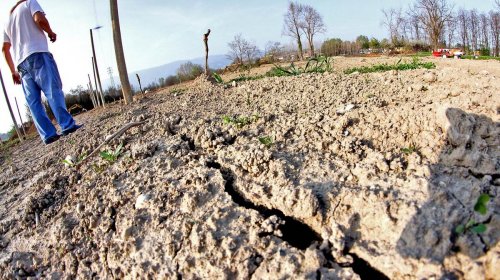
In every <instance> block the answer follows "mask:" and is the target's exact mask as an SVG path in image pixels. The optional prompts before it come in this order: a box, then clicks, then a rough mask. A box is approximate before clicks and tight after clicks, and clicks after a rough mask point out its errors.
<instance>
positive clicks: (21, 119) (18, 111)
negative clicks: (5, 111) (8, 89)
mask: <svg viewBox="0 0 500 280" xmlns="http://www.w3.org/2000/svg"><path fill="white" fill-rule="evenodd" d="M14 101H15V102H16V107H17V113H18V114H19V121H20V122H21V128H22V130H23V135H24V136H26V130H24V122H23V118H22V117H21V111H20V110H19V104H17V98H15V97H14Z"/></svg>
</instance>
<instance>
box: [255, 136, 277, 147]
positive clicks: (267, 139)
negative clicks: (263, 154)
mask: <svg viewBox="0 0 500 280" xmlns="http://www.w3.org/2000/svg"><path fill="white" fill-rule="evenodd" d="M259 142H260V143H261V144H264V146H266V147H267V148H269V147H271V146H272V145H273V144H274V141H273V138H272V137H271V136H264V137H259Z"/></svg>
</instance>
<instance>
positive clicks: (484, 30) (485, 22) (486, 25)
mask: <svg viewBox="0 0 500 280" xmlns="http://www.w3.org/2000/svg"><path fill="white" fill-rule="evenodd" d="M479 22H480V25H481V45H482V47H483V48H485V49H490V19H489V16H488V14H486V13H481V14H480V15H479Z"/></svg>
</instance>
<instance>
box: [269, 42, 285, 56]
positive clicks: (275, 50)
mask: <svg viewBox="0 0 500 280" xmlns="http://www.w3.org/2000/svg"><path fill="white" fill-rule="evenodd" d="M283 48H284V47H283V46H282V45H281V43H280V42H273V41H269V42H267V43H266V48H265V49H264V53H265V55H270V56H277V55H280V54H281V53H282V52H283Z"/></svg>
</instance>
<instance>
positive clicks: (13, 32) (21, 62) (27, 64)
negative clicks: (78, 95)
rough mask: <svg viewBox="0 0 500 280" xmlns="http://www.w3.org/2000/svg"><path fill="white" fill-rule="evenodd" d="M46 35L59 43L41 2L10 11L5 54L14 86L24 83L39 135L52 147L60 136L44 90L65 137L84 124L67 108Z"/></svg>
mask: <svg viewBox="0 0 500 280" xmlns="http://www.w3.org/2000/svg"><path fill="white" fill-rule="evenodd" d="M44 32H45V33H47V35H48V37H49V39H50V41H51V42H55V41H56V39H57V35H56V33H54V32H53V31H52V29H51V27H50V24H49V22H48V20H47V18H46V17H45V13H44V12H43V10H42V8H41V7H40V5H39V4H38V2H37V1H36V0H21V1H19V2H17V4H16V5H15V6H14V7H13V8H12V10H11V11H10V16H9V20H8V22H7V24H6V27H5V30H4V40H3V41H4V43H3V48H2V51H3V54H4V57H5V60H6V61H7V64H8V65H9V68H10V71H11V73H12V79H13V80H14V84H22V87H23V91H24V96H25V97H26V101H27V102H28V106H29V108H30V111H31V115H32V116H33V121H34V123H35V126H36V128H37V130H38V134H39V135H40V137H41V138H42V140H43V142H44V143H45V144H47V145H48V144H50V143H53V142H55V141H57V140H58V139H59V137H60V135H59V134H57V130H56V128H55V127H54V125H53V124H52V122H51V121H50V119H49V118H48V116H47V113H46V112H45V110H44V107H43V104H42V98H41V91H43V92H44V94H45V97H46V98H47V101H48V102H49V105H50V108H51V109H52V112H53V113H54V116H55V118H56V120H57V123H59V126H60V127H61V131H62V134H63V135H68V134H70V133H73V132H75V131H76V130H77V129H79V128H80V127H81V125H77V124H76V123H75V121H74V120H73V117H72V116H71V114H70V113H68V110H67V109H66V103H65V100H64V93H63V91H62V82H61V78H60V76H59V71H58V69H57V65H56V63H55V61H54V58H53V56H52V54H51V53H50V52H49V46H48V43H47V39H46V38H45V34H44ZM11 47H12V48H13V58H12V56H11V53H10V48H11ZM15 66H16V67H17V70H18V71H16V68H15Z"/></svg>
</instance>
